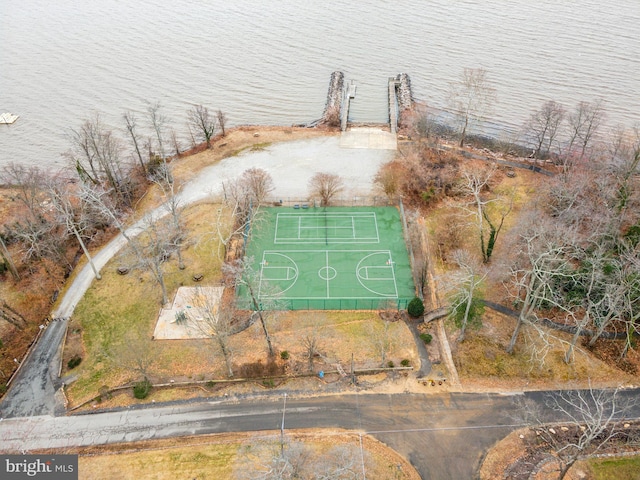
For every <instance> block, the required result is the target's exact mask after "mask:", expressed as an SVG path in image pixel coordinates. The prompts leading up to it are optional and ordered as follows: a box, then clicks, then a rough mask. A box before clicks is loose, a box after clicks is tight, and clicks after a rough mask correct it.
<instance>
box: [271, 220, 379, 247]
mask: <svg viewBox="0 0 640 480" xmlns="http://www.w3.org/2000/svg"><path fill="white" fill-rule="evenodd" d="M285 218H286V219H295V218H297V219H298V225H297V232H296V233H297V234H296V235H295V236H282V235H278V232H279V231H280V228H281V225H282V224H284V223H286V222H285V221H284V219H285ZM304 218H307V219H312V218H322V219H324V218H334V219H338V218H345V219H348V218H351V227H349V226H340V225H332V226H331V227H328V226H326V225H325V226H322V225H318V224H316V225H311V226H304V225H303V219H304ZM356 218H358V219H370V220H373V222H372V227H373V229H374V230H375V237H374V236H371V237H364V236H363V237H356ZM281 219H282V220H283V222H281V221H280V220H281ZM294 228H295V227H294ZM323 228H324V229H325V230H327V229H328V228H332V229H334V230H336V231H337V230H338V229H349V228H350V229H351V232H352V233H351V238H348V237H332V238H330V239H329V243H332V244H339V243H380V231H379V229H378V219H377V216H376V213H375V212H309V213H304V214H300V213H290V212H279V213H278V214H276V222H275V233H274V239H273V243H274V245H282V244H290V245H304V244H309V243H325V242H327V239H326V235H320V236H317V237H310V238H304V239H303V238H302V235H301V234H302V231H303V230H320V229H323ZM325 233H326V232H325Z"/></svg>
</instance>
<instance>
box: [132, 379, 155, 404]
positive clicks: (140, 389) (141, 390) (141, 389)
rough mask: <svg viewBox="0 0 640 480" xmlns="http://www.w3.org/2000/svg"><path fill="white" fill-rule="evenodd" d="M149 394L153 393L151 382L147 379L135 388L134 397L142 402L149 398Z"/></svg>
mask: <svg viewBox="0 0 640 480" xmlns="http://www.w3.org/2000/svg"><path fill="white" fill-rule="evenodd" d="M149 392H151V382H150V381H149V380H147V379H146V378H145V379H144V380H141V381H139V382H137V383H136V384H135V385H134V386H133V396H134V397H136V398H137V399H138V400H142V399H143V398H147V397H148V396H149Z"/></svg>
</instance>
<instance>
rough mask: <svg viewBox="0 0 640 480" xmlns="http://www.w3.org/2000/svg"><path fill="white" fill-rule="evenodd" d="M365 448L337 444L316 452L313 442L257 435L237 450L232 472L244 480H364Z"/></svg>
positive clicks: (366, 466)
mask: <svg viewBox="0 0 640 480" xmlns="http://www.w3.org/2000/svg"><path fill="white" fill-rule="evenodd" d="M370 465H371V458H370V456H369V454H368V452H365V451H363V450H361V449H360V448H359V447H358V446H356V445H350V444H338V445H336V446H334V447H332V448H331V449H329V451H327V452H324V453H319V452H318V451H317V450H316V449H314V448H313V447H312V446H307V445H305V444H304V443H301V442H297V441H293V440H291V439H289V438H288V439H287V440H286V442H285V444H284V447H283V448H281V444H280V442H279V441H278V439H277V438H276V437H271V438H260V439H259V440H258V441H257V442H252V443H250V444H247V445H245V446H244V447H243V448H242V449H241V450H240V452H239V454H238V459H237V461H236V468H235V469H234V473H235V474H236V476H237V478H240V479H243V480H293V479H309V480H364V479H365V478H367V477H366V471H367V469H368V468H370Z"/></svg>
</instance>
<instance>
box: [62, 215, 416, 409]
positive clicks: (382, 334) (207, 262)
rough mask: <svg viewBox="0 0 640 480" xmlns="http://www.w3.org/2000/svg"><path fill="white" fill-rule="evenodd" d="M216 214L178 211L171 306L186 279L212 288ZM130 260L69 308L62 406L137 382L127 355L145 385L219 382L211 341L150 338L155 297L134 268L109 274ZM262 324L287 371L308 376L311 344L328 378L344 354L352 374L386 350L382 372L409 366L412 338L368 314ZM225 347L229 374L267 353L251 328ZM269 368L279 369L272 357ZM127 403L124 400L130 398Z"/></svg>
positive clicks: (287, 317)
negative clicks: (180, 222) (180, 230)
mask: <svg viewBox="0 0 640 480" xmlns="http://www.w3.org/2000/svg"><path fill="white" fill-rule="evenodd" d="M218 208H219V206H217V205H207V204H203V205H197V206H194V207H191V208H189V209H187V210H186V211H185V222H186V224H187V228H188V229H189V235H188V242H187V246H186V248H185V249H184V251H183V254H184V260H185V263H186V265H187V268H186V269H185V270H179V269H178V268H177V262H176V260H175V259H174V258H171V259H170V260H169V262H167V264H166V281H167V288H168V291H169V298H173V294H174V293H175V291H176V290H177V288H178V287H179V286H181V285H187V286H188V285H195V282H194V281H193V279H192V276H193V275H194V274H195V273H202V274H204V279H203V280H202V282H200V283H199V285H206V284H207V283H210V284H213V285H215V284H218V283H219V282H220V279H221V273H220V269H221V261H220V259H219V257H218V254H217V252H218V241H217V236H216V235H213V234H212V227H211V222H213V221H215V220H216V219H217V216H218V214H217V213H218ZM130 261H131V259H130V257H129V256H128V254H127V252H125V251H123V252H121V253H120V254H119V255H118V256H117V257H115V258H114V259H113V260H112V261H111V262H110V263H108V264H107V265H106V266H105V268H104V269H103V271H102V273H103V279H102V280H101V281H99V282H94V283H93V285H92V286H91V288H90V289H89V290H88V291H87V293H86V295H85V296H84V298H83V299H82V301H81V302H80V303H79V304H78V306H77V307H76V310H75V313H74V316H73V318H72V321H71V323H70V325H69V335H68V339H67V342H66V348H65V354H64V365H65V367H66V364H67V362H68V360H69V359H70V358H71V357H73V356H74V355H80V356H81V357H82V363H81V364H80V365H79V366H78V367H76V368H75V369H73V370H71V371H66V372H63V376H64V375H65V374H73V375H76V376H77V380H76V381H75V382H73V383H71V384H70V385H69V386H68V388H67V394H68V397H69V400H70V404H71V406H77V405H79V404H80V403H82V402H84V401H87V400H89V399H91V398H93V397H95V396H96V395H98V393H99V392H100V390H101V389H102V388H103V387H107V388H113V387H116V386H120V385H123V384H126V383H127V382H131V381H137V380H139V379H141V374H140V373H139V372H136V371H135V370H134V369H133V364H135V362H136V360H137V359H136V358H130V357H131V356H132V352H133V354H135V355H134V356H136V355H139V353H140V352H145V355H146V357H148V359H149V363H150V365H149V378H150V379H151V380H152V381H153V382H154V383H162V382H168V381H170V380H175V381H176V382H188V381H194V380H198V381H204V380H211V379H224V378H226V377H225V368H224V360H223V357H222V355H221V353H220V352H219V351H218V349H217V348H216V344H215V343H214V342H213V340H210V339H202V340H152V334H153V329H154V326H155V322H156V319H157V315H158V312H159V309H160V299H161V295H160V289H159V287H158V285H157V283H156V282H155V281H154V280H153V279H152V278H151V276H150V275H149V274H148V273H146V272H142V271H137V270H133V271H131V272H130V273H129V274H127V275H118V274H117V272H116V269H117V267H118V266H120V265H129V264H130ZM268 326H269V330H270V333H271V335H272V337H273V342H274V346H275V348H276V349H277V350H278V351H280V352H281V351H284V350H287V351H288V352H289V354H290V358H289V360H287V362H288V363H287V365H288V368H289V370H288V371H290V372H292V373H305V374H306V373H308V372H309V367H308V358H307V356H306V354H305V347H304V340H305V339H306V338H308V337H313V336H315V337H316V340H317V350H318V352H319V355H318V356H317V357H316V358H315V359H314V365H313V367H314V371H316V372H317V371H318V370H325V371H330V370H335V368H336V367H335V364H336V363H340V365H341V366H342V367H343V368H344V369H345V370H346V371H348V370H349V368H350V365H351V359H352V355H353V359H354V362H355V367H356V368H357V369H358V368H374V367H378V366H381V365H382V363H383V362H382V352H381V350H380V348H381V346H384V348H385V350H386V355H385V356H386V359H385V364H386V362H388V361H393V362H394V364H395V365H398V366H399V365H400V362H401V361H402V360H404V359H407V360H409V361H410V363H411V364H412V365H417V364H418V362H417V353H416V351H415V345H414V341H413V337H412V335H411V332H410V331H409V330H408V328H407V327H406V326H405V325H404V323H402V322H392V323H389V324H388V325H387V326H385V322H383V321H382V320H381V319H380V318H379V316H378V314H377V312H375V311H369V312H362V311H343V312H337V311H323V312H317V313H310V312H281V313H278V314H277V315H276V316H274V318H272V319H270V320H269V321H268ZM231 348H232V351H233V364H234V371H235V372H236V375H239V374H240V367H241V366H242V365H244V364H248V363H255V362H260V361H262V362H264V361H265V359H266V358H267V347H266V342H265V339H264V336H263V334H262V331H261V327H260V325H259V322H256V323H254V324H253V325H251V326H250V327H249V328H247V329H246V330H244V331H242V332H240V333H238V334H236V335H234V336H233V337H232V338H231ZM278 362H280V363H281V364H282V362H283V361H282V360H281V359H280V357H278ZM197 394H200V395H202V394H203V392H202V390H201V389H192V390H191V391H182V390H156V391H153V392H152V394H151V396H150V397H149V398H148V399H147V401H151V400H155V401H162V400H171V399H175V398H182V397H185V396H194V395H197ZM126 395H128V396H130V391H128V390H127V392H126ZM132 401H134V400H133V398H129V397H127V398H119V399H113V400H110V401H109V402H105V403H103V404H102V406H105V407H106V406H116V405H118V404H122V402H124V403H127V402H132ZM118 402H119V403H118Z"/></svg>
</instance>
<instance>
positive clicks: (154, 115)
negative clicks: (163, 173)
mask: <svg viewBox="0 0 640 480" xmlns="http://www.w3.org/2000/svg"><path fill="white" fill-rule="evenodd" d="M161 108H162V107H161V106H160V103H159V102H156V103H153V104H149V106H148V107H147V114H148V115H149V122H150V123H151V128H152V130H153V133H154V134H155V137H156V142H157V145H156V147H157V153H156V155H158V156H159V157H160V161H161V163H163V164H164V163H165V162H166V161H167V155H166V152H165V148H164V145H165V140H164V137H165V128H166V123H167V119H166V117H165V116H164V115H163V114H162V112H161V111H160V110H161ZM150 146H151V144H150ZM151 148H153V147H152V146H151Z"/></svg>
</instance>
